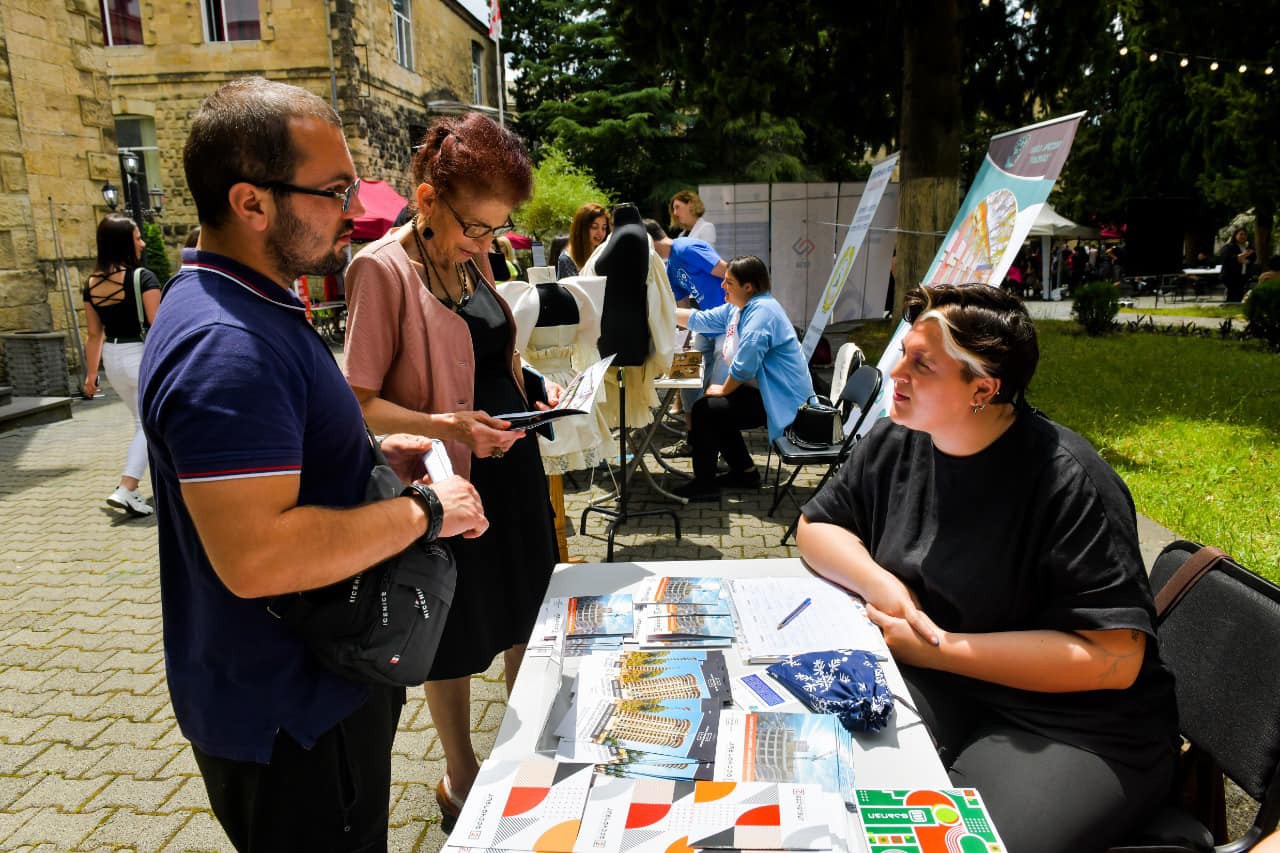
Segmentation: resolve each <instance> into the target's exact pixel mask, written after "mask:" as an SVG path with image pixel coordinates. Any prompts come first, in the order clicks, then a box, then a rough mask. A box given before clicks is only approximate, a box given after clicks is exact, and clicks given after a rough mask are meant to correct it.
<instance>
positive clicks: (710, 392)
mask: <svg viewBox="0 0 1280 853" xmlns="http://www.w3.org/2000/svg"><path fill="white" fill-rule="evenodd" d="M702 393H703V395H704V396H707V397H724V396H725V395H726V393H727V392H726V391H725V390H724V386H723V385H708V386H707V390H705V391H703V392H702Z"/></svg>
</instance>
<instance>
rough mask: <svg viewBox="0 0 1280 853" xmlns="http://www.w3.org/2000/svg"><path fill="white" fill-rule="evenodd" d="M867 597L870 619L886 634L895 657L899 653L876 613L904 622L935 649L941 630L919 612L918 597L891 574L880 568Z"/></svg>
mask: <svg viewBox="0 0 1280 853" xmlns="http://www.w3.org/2000/svg"><path fill="white" fill-rule="evenodd" d="M864 597H865V599H866V602H867V616H868V617H870V618H871V621H872V622H875V623H876V624H877V625H879V626H880V628H881V630H883V631H884V637H885V640H886V642H888V643H889V648H890V649H893V652H894V656H895V657H897V653H898V652H897V649H895V648H894V645H893V641H892V640H891V639H890V637H889V631H888V630H886V629H885V625H882V624H881V623H880V622H878V621H876V618H875V617H874V616H872V613H873V612H876V613H879V614H880V615H881V616H882V617H884V618H885V619H887V620H888V619H891V620H894V622H901V623H903V624H904V625H906V626H907V629H908V630H910V631H911V633H912V634H914V635H916V637H917V638H918V639H919V640H920V641H922V642H925V643H928V644H929V645H932V646H936V645H938V643H939V642H941V639H942V629H941V628H939V627H938V626H937V625H935V624H933V620H932V619H930V618H929V617H928V615H927V614H926V613H925V612H924V611H923V610H922V609H920V599H918V598H916V594H915V593H914V592H912V591H911V589H910V588H909V587H908V586H907V585H906V584H905V583H903V582H902V581H901V580H899V579H898V578H897V577H896V576H895V575H894V574H892V573H891V572H889V571H887V570H885V569H883V568H881V569H880V572H879V573H878V574H877V576H876V577H875V578H874V580H872V581H871V582H870V583H868V584H867V586H866V594H865V596H864ZM893 627H894V629H895V631H896V630H897V629H898V628H899V627H900V626H898V625H896V624H895V625H894V626H893Z"/></svg>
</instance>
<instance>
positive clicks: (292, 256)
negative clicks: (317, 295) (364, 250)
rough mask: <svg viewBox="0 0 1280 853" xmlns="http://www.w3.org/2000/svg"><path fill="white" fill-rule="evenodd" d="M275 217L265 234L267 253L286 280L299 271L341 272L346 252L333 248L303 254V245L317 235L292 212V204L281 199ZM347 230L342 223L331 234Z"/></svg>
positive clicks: (292, 277) (335, 238)
mask: <svg viewBox="0 0 1280 853" xmlns="http://www.w3.org/2000/svg"><path fill="white" fill-rule="evenodd" d="M276 212H277V213H278V214H279V218H278V219H277V221H276V223H275V224H274V225H273V226H272V228H271V231H270V232H268V234H267V245H266V250H267V254H268V255H269V256H270V257H271V260H272V261H274V262H275V265H276V269H278V270H280V272H282V273H284V274H285V275H286V276H287V277H288V278H289V279H290V280H293V279H296V278H298V277H299V276H303V275H330V274H332V273H339V272H342V270H343V268H344V267H346V265H347V256H346V253H344V252H342V251H339V250H337V249H335V248H334V246H333V244H332V243H331V244H330V245H329V249H328V250H327V251H325V252H322V253H320V254H316V255H307V254H304V250H303V248H302V247H303V246H306V245H308V244H311V243H314V242H315V241H316V237H317V236H318V235H317V234H316V232H315V231H313V230H311V229H310V228H308V227H307V224H306V223H305V222H303V221H302V220H301V219H299V218H298V217H297V216H295V215H294V213H293V207H292V206H291V205H290V204H289V203H288V202H285V203H284V204H277V205H276ZM346 230H347V226H346V223H345V222H344V223H343V226H342V231H339V232H338V233H337V234H335V235H334V237H333V239H334V241H335V242H336V241H337V239H338V237H339V236H340V235H341V234H343V233H344V232H345V231H346Z"/></svg>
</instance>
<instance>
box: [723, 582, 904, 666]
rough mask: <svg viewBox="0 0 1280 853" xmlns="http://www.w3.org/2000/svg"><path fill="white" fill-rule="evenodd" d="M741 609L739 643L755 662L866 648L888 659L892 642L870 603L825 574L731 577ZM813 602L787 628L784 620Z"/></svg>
mask: <svg viewBox="0 0 1280 853" xmlns="http://www.w3.org/2000/svg"><path fill="white" fill-rule="evenodd" d="M728 583H729V591H730V593H731V594H732V596H733V606H734V610H735V611H736V613H737V617H738V624H739V626H740V628H741V630H740V631H739V632H738V649H739V651H740V652H741V654H742V657H743V659H744V660H746V661H748V662H750V663H763V662H766V661H777V660H782V659H783V658H785V657H787V656H788V655H797V654H803V653H805V652H820V651H824V650H826V649H863V650H865V651H868V652H871V653H872V654H874V655H876V656H877V657H881V658H885V659H887V658H888V656H889V648H888V646H886V645H885V642H884V637H883V635H881V633H880V629H879V628H877V627H876V626H875V625H874V624H872V622H871V620H870V619H868V618H867V611H866V608H865V607H864V606H863V605H862V603H861V602H859V601H857V600H856V599H854V598H851V597H850V596H849V592H848V591H847V590H844V589H841V588H840V587H838V586H836V585H835V584H832V583H828V582H827V581H825V580H822V579H821V578H735V579H733V580H730V581H729V582H728ZM805 598H809V599H812V602H811V603H810V605H809V606H808V607H806V608H805V609H804V610H803V611H801V613H800V614H799V615H798V616H796V618H795V619H793V620H791V622H790V623H789V624H788V625H787V626H786V627H785V628H783V629H782V630H778V623H779V622H781V621H782V620H783V619H785V618H786V617H787V615H788V614H790V613H791V612H792V611H793V610H795V609H796V606H797V605H798V604H799V603H800V602H802V601H804V600H805Z"/></svg>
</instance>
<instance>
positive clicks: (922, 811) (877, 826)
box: [857, 788, 1008, 853]
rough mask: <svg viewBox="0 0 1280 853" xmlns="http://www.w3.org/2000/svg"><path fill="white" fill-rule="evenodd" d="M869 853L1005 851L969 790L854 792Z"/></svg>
mask: <svg viewBox="0 0 1280 853" xmlns="http://www.w3.org/2000/svg"><path fill="white" fill-rule="evenodd" d="M857 806H858V820H859V821H860V822H861V824H862V831H863V833H864V837H865V838H866V841H867V849H868V850H869V851H870V853H1007V851H1008V848H1007V847H1005V846H1004V842H1002V841H1001V840H1000V835H999V834H998V833H997V832H996V827H995V824H994V823H992V822H991V816H990V815H989V814H988V813H987V809H986V807H985V806H984V805H983V804H982V797H980V796H979V795H978V792H977V791H975V790H973V789H972V788H961V789H957V788H944V789H940V790H917V791H904V790H896V791H895V790H882V789H878V788H859V789H858V790H857Z"/></svg>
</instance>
